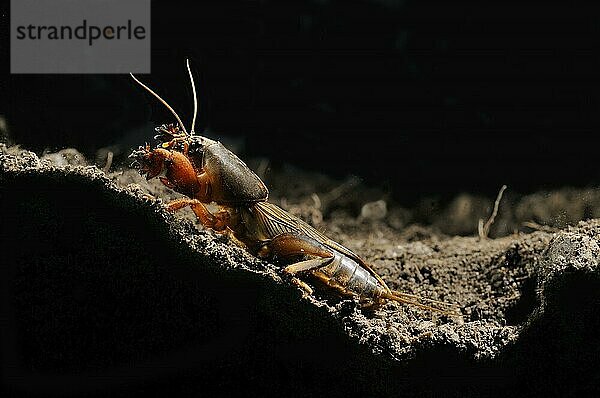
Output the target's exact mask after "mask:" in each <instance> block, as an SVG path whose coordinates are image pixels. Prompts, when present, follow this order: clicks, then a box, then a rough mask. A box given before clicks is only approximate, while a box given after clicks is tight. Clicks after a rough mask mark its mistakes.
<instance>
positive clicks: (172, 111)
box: [130, 73, 196, 135]
mask: <svg viewBox="0 0 600 398" xmlns="http://www.w3.org/2000/svg"><path fill="white" fill-rule="evenodd" d="M130 75H131V77H132V78H133V80H135V81H136V83H137V84H139V85H140V86H142V87H143V88H145V89H146V90H147V91H148V92H149V93H150V94H152V95H153V96H155V97H156V99H158V100H159V101H160V102H161V103H162V104H163V105H164V106H166V107H167V109H168V110H170V111H171V113H172V114H173V115H174V116H175V119H177V123H179V125H180V126H181V129H182V130H183V132H184V133H185V135H188V132H187V130H186V129H185V126H184V125H183V122H182V121H181V118H180V117H179V115H178V114H177V112H175V110H174V109H173V108H171V105H169V104H168V103H167V101H165V100H164V99H162V98H161V97H160V95H158V94H156V93H155V92H154V91H152V89H151V88H150V87H148V86H146V85H145V84H144V83H142V82H141V81H139V80H138V79H137V77H135V76H134V75H133V73H130ZM195 117H196V115H194V118H195ZM192 126H193V124H192Z"/></svg>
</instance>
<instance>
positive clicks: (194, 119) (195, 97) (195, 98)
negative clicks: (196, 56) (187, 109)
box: [185, 59, 198, 135]
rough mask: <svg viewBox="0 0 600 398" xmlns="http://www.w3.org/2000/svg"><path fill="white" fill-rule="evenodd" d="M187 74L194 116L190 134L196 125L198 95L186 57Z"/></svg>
mask: <svg viewBox="0 0 600 398" xmlns="http://www.w3.org/2000/svg"><path fill="white" fill-rule="evenodd" d="M185 63H186V65H187V70H188V74H189V75H190V82H191V83H192V92H193V94H194V117H193V118H192V127H191V128H190V134H192V135H193V134H194V126H195V125H196V115H197V113H198V96H197V95H196V84H195V83H194V76H192V70H191V69H190V60H189V59H186V60H185Z"/></svg>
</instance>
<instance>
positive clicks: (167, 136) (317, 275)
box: [130, 61, 455, 314]
mask: <svg viewBox="0 0 600 398" xmlns="http://www.w3.org/2000/svg"><path fill="white" fill-rule="evenodd" d="M186 66H187V71H188V74H189V77H190V82H191V86H192V92H193V96H194V115H193V118H192V123H191V127H190V130H189V132H188V130H187V129H186V128H185V125H184V124H183V122H182V121H181V118H180V117H179V116H178V115H177V113H176V112H175V110H174V109H173V108H172V107H171V106H170V105H169V104H168V103H167V102H166V101H165V100H163V99H162V98H161V97H160V96H159V95H158V94H156V93H155V92H154V91H153V90H152V89H150V88H149V87H148V86H146V85H145V84H144V83H142V82H141V81H140V80H138V79H137V78H136V77H135V76H134V75H133V74H131V77H132V78H133V79H134V80H135V81H136V82H137V83H138V84H139V85H140V86H142V87H143V88H144V89H145V90H147V91H148V92H149V93H150V94H152V95H153V96H154V97H156V99H158V100H159V101H160V102H161V103H162V104H163V105H164V106H165V107H167V108H168V109H169V111H170V112H171V113H172V114H173V116H175V119H176V120H177V124H176V125H175V124H170V125H162V126H160V127H157V128H156V132H157V133H158V134H157V135H156V136H155V139H156V140H158V145H157V146H156V147H155V148H151V147H150V146H149V145H148V144H146V145H145V146H140V147H139V149H137V150H135V151H133V152H132V154H131V155H130V157H131V158H133V159H134V160H135V161H136V163H137V165H138V170H139V172H140V174H142V175H145V177H146V179H148V180H150V179H152V178H154V177H157V176H159V175H160V176H159V178H160V181H161V182H162V183H163V184H164V185H166V186H167V187H168V188H170V189H172V190H174V191H176V192H178V193H180V194H183V195H184V197H183V198H180V199H176V200H174V201H172V202H170V203H168V204H167V208H168V210H170V211H177V210H180V209H183V208H185V207H188V206H189V207H190V208H191V209H192V210H193V212H194V213H195V214H196V216H197V217H198V219H199V221H200V222H201V223H202V224H203V225H204V226H205V227H207V228H210V229H212V230H214V231H216V232H221V233H230V234H231V235H232V236H233V237H234V238H235V239H236V240H238V241H239V242H241V243H242V244H243V245H244V246H245V247H246V248H247V249H248V250H249V251H250V252H251V253H252V254H254V255H255V256H257V257H259V258H263V259H268V260H272V261H276V262H283V263H284V264H287V265H286V266H285V267H284V268H283V272H284V274H285V275H288V276H289V277H290V278H291V281H292V282H293V283H295V284H296V285H298V286H300V287H301V288H303V289H304V290H305V291H306V293H308V294H312V293H313V290H312V288H311V287H310V286H309V285H308V284H307V283H306V282H304V280H303V279H304V277H305V276H312V277H313V278H314V279H316V280H317V281H320V282H322V283H323V284H324V285H325V286H327V287H329V288H331V289H333V290H334V291H336V292H337V293H339V294H340V295H343V296H357V297H358V298H359V299H360V301H361V303H363V304H364V305H365V306H368V305H375V306H377V305H380V304H382V303H384V302H385V301H387V300H392V301H396V302H400V303H404V304H411V305H414V306H417V307H419V308H422V309H426V310H431V311H436V312H440V313H444V314H454V313H455V312H454V311H455V310H454V309H453V306H452V305H450V304H447V303H444V302H440V301H435V300H430V299H425V298H421V297H418V296H415V295H411V294H406V293H401V292H398V291H394V290H391V289H390V288H389V287H388V286H387V284H386V283H385V281H384V280H383V279H382V278H381V277H380V276H379V275H378V274H377V273H376V272H375V271H374V270H373V268H372V267H371V266H370V265H369V264H367V263H366V262H365V261H364V260H363V259H361V258H360V257H359V256H358V255H356V254H355V253H354V252H352V251H351V250H350V249H348V248H346V247H344V246H342V245H341V244H339V243H337V242H335V241H333V240H331V239H330V238H328V237H327V236H325V235H324V234H323V233H321V232H320V231H318V230H317V229H315V228H313V227H312V226H310V225H309V224H307V223H306V222H304V221H302V220H300V219H299V218H297V217H295V216H293V215H291V214H289V213H288V212H286V211H285V210H283V209H281V208H280V207H278V206H276V205H274V204H272V203H269V202H268V196H269V191H268V190H267V187H266V186H265V184H264V183H263V181H262V180H261V179H260V178H259V177H258V176H257V175H256V174H255V173H254V172H253V171H252V170H250V168H249V167H248V166H246V164H245V163H244V162H243V161H242V160H240V159H239V158H238V157H237V156H236V155H235V154H233V153H232V152H231V151H229V150H228V149H227V148H225V147H224V146H223V145H222V144H221V143H220V142H218V141H214V140H211V139H209V138H206V137H203V136H200V135H197V134H195V132H194V126H195V122H196V116H197V109H198V100H197V95H196V86H195V83H194V78H193V76H192V72H191V69H190V65H189V61H188V62H187V65H186ZM209 204H213V205H216V206H217V208H218V209H219V210H218V211H215V212H211V211H210V210H209V208H207V205H209Z"/></svg>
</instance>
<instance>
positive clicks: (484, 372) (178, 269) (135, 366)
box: [0, 146, 600, 396]
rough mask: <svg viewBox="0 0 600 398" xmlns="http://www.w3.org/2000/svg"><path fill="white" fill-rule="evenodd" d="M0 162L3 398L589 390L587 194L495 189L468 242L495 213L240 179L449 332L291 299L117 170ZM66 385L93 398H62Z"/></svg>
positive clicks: (595, 204) (231, 249) (409, 315)
mask: <svg viewBox="0 0 600 398" xmlns="http://www.w3.org/2000/svg"><path fill="white" fill-rule="evenodd" d="M0 151H1V152H0V153H1V155H0V167H1V174H0V185H1V191H0V192H1V197H2V214H3V239H2V240H3V246H4V252H5V253H9V254H8V257H9V259H10V260H11V261H10V264H11V266H10V267H9V268H7V270H5V273H6V276H7V278H3V279H4V280H5V281H6V282H5V283H6V286H5V288H6V291H7V292H9V293H8V296H7V297H5V298H4V301H5V302H7V303H9V305H8V306H7V307H6V308H7V309H6V311H5V312H6V314H9V315H10V317H9V318H7V319H9V322H8V325H9V326H10V325H12V328H11V327H8V329H6V330H7V331H9V332H11V333H8V336H12V337H11V338H12V339H13V340H14V343H15V347H16V348H14V350H11V351H10V355H8V358H9V360H8V362H6V361H5V362H6V363H9V364H12V363H13V362H14V363H15V364H18V366H17V365H15V367H14V368H11V369H12V370H11V372H10V373H9V374H8V376H5V377H7V380H8V382H9V383H8V385H9V387H10V389H11V391H13V392H15V391H16V392H25V393H30V392H41V393H46V392H50V393H62V392H65V391H66V392H69V393H77V392H82V391H85V392H87V393H94V392H100V393H102V392H106V391H107V389H109V390H111V391H119V392H123V391H125V392H127V393H130V392H131V391H138V392H139V391H156V390H159V391H163V390H164V391H173V388H175V390H174V391H177V392H180V393H182V392H188V393H189V392H190V391H197V390H198V389H203V390H204V391H205V390H207V389H210V390H213V389H214V390H218V392H219V393H221V394H223V395H226V394H227V393H228V391H230V389H231V388H233V387H231V384H236V383H237V386H238V387H239V386H240V385H242V386H244V387H245V388H247V389H249V390H251V391H255V392H256V391H258V392H262V393H269V394H275V393H276V394H286V395H298V396H300V395H303V396H305V395H306V394H308V395H310V394H317V395H319V394H323V393H328V394H332V395H345V394H348V393H349V392H350V391H352V392H360V393H362V394H364V395H381V394H387V395H391V394H394V395H398V394H402V395H404V394H407V395H432V394H434V395H435V394H438V395H460V396H466V395H467V396H477V395H482V394H486V395H488V394H490V395H501V394H502V395H505V394H509V393H510V394H514V393H519V394H520V395H527V394H529V395H533V394H535V395H537V394H542V393H552V394H556V393H559V394H583V393H588V392H591V391H596V390H597V389H598V387H599V386H600V373H598V372H597V370H596V369H598V368H599V367H598V365H600V359H599V358H600V355H599V354H600V349H599V348H598V347H600V345H599V344H598V343H599V341H598V340H599V338H598V336H599V335H600V334H599V333H598V326H600V325H599V321H598V320H599V319H600V317H598V315H599V314H598V304H600V293H598V292H600V289H598V287H599V286H600V274H599V271H598V263H599V261H600V191H599V190H597V189H593V188H590V189H574V188H565V189H563V190H558V191H552V192H538V193H534V194H530V195H518V194H516V193H510V187H509V190H508V191H507V193H506V194H505V195H504V197H503V199H502V201H501V202H500V206H499V212H498V216H497V217H496V220H495V222H494V224H493V225H492V228H491V232H490V237H485V236H478V232H477V231H478V223H479V220H483V221H484V222H485V221H486V220H487V219H488V217H489V215H490V213H491V211H492V208H493V203H494V199H495V198H483V197H477V196H474V195H469V194H463V195H460V196H458V197H457V198H455V199H454V200H453V201H451V202H450V203H448V204H446V205H444V204H440V203H436V202H435V200H432V199H427V198H425V199H423V200H422V202H421V203H419V204H417V205H416V206H414V207H413V208H406V207H401V206H400V205H399V204H397V203H395V202H394V201H393V200H392V199H391V198H390V195H388V194H387V193H386V192H385V191H383V190H381V189H379V188H373V187H367V186H365V185H364V184H363V183H362V182H361V181H359V180H358V179H356V178H348V179H347V180H344V181H338V180H335V179H332V178H329V177H327V176H325V175H320V174H317V173H307V172H303V171H301V170H298V169H295V168H293V167H284V168H281V169H277V170H271V169H269V168H268V167H265V166H264V164H262V161H261V160H260V159H259V160H255V161H251V162H249V164H250V165H251V167H253V168H254V169H255V170H258V171H259V174H261V177H263V178H264V180H265V181H266V182H267V185H268V186H269V187H270V189H271V195H270V198H271V199H270V200H271V201H273V202H274V203H276V204H278V205H280V206H282V207H283V208H284V209H286V210H288V211H289V212H290V213H292V214H295V215H297V216H299V217H301V218H303V219H305V220H306V221H308V222H310V223H311V224H313V225H315V226H316V227H317V228H319V229H321V230H323V231H324V232H325V233H326V234H327V235H328V236H330V237H331V238H333V239H334V240H336V241H338V242H340V243H341V244H343V245H345V246H347V247H349V248H350V249H352V250H353V251H355V252H356V253H358V254H360V255H361V256H362V257H363V258H364V259H365V260H367V262H369V263H371V264H372V265H373V267H374V269H375V270H376V271H377V272H378V273H379V274H380V275H381V276H382V278H383V279H384V280H385V281H386V282H387V283H388V285H389V286H390V288H392V289H396V290H400V291H403V292H407V293H412V294H417V295H420V296H423V297H427V298H432V299H436V300H443V301H446V302H451V303H456V304H457V305H458V306H459V307H460V309H461V313H462V316H456V317H447V316H442V315H437V314H432V313H430V312H427V311H423V310H420V309H418V308H414V307H410V306H405V305H400V304H397V303H393V302H390V303H387V304H385V305H383V306H382V307H381V308H378V309H375V310H370V309H365V308H362V307H361V306H360V305H359V303H358V302H357V301H356V300H354V299H352V298H340V297H337V296H336V295H335V294H333V293H332V292H331V291H328V290H327V289H323V288H319V287H318V286H315V287H316V288H317V289H316V291H315V294H314V295H312V296H308V295H305V294H303V292H302V291H301V290H300V289H298V288H297V287H295V286H294V285H292V284H290V283H289V281H288V280H287V279H285V278H283V277H282V275H281V272H280V269H279V267H277V266H276V265H273V264H269V263H267V262H264V261H261V260H259V259H257V258H254V257H253V256H251V255H249V254H248V253H247V252H246V251H245V250H244V249H243V248H241V247H238V246H236V245H235V244H234V242H233V241H232V240H231V239H229V238H228V237H227V236H226V235H219V234H215V233H213V232H212V231H207V230H204V229H203V228H202V226H201V225H199V224H198V223H197V222H196V220H195V218H194V216H193V213H191V212H190V211H188V210H185V211H181V212H179V213H177V214H175V215H172V214H169V213H167V212H166V211H165V209H164V203H165V202H166V201H168V200H170V199H172V198H174V197H177V196H178V195H177V194H174V193H173V192H171V191H170V190H168V189H167V188H165V187H164V186H162V185H161V184H160V183H159V182H157V181H156V180H153V181H150V182H147V181H145V179H144V178H142V177H140V176H139V174H138V173H137V172H135V171H134V170H131V169H128V168H122V169H117V170H114V171H110V172H108V173H105V172H104V171H102V170H100V169H99V168H98V167H96V166H89V165H88V164H87V162H86V160H85V159H84V158H83V156H81V155H80V154H78V153H77V151H75V150H72V149H71V150H64V151H61V152H59V153H55V154H47V155H44V156H42V157H41V158H39V157H38V156H36V155H35V154H33V153H31V152H28V151H24V150H20V149H18V148H16V147H12V148H7V147H6V146H2V147H1V148H0ZM261 164H262V166H261ZM148 194H150V195H151V197H150V196H148ZM581 220H585V221H581ZM23 240H26V241H27V244H28V247H27V248H26V249H20V248H18V243H19V242H21V243H22V241H23ZM72 281H77V283H75V282H72ZM82 286H83V287H82ZM107 292H109V293H107ZM98 307H99V308H100V310H98V309H97V308H98ZM115 314H116V315H115ZM81 325H85V326H81ZM66 335H67V336H70V337H69V339H68V340H69V341H67V340H66V337H65V336H66ZM207 341H208V342H210V346H211V347H213V348H211V349H209V348H207V343H206V342H207ZM190 347H191V348H190ZM214 347H219V348H218V349H214ZM215 350H216V352H215ZM186 353H187V355H186ZM194 358H195V359H194ZM11 361H13V362H11ZM82 369H83V370H82ZM148 369H151V370H148ZM165 369H167V370H165ZM169 369H170V370H169ZM174 369H177V370H174ZM82 372H83V373H82ZM82 374H83V375H84V376H85V377H86V378H88V379H90V378H91V379H94V377H95V379H94V380H93V382H91V386H92V387H90V384H89V383H88V384H84V383H83V382H81V383H79V382H73V381H74V380H80V379H81V375H82ZM49 375H55V379H52V380H54V381H52V380H51V378H50V376H49ZM102 377H105V379H106V380H110V382H109V381H106V382H105V383H103V382H102V380H101V378H102ZM127 377H129V379H127ZM56 378H58V379H56ZM125 379H127V380H128V381H124V380H125ZM32 380H35V381H36V383H38V387H39V386H41V387H39V388H38V387H35V388H34V387H32V385H33V384H32V382H31V381H32ZM56 380H60V381H62V382H64V383H61V382H60V381H56ZM115 380H116V381H115ZM70 381H71V382H70ZM88 381H89V380H88ZM65 385H69V387H65ZM175 385H176V387H173V386H175Z"/></svg>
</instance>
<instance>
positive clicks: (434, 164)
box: [2, 0, 600, 202]
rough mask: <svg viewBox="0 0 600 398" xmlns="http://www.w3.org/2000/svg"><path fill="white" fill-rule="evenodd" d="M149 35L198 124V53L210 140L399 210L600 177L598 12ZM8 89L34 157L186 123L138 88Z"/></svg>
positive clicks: (398, 16) (221, 25)
mask: <svg viewBox="0 0 600 398" xmlns="http://www.w3.org/2000/svg"><path fill="white" fill-rule="evenodd" d="M151 30H152V74H151V75H150V76H140V77H141V78H143V79H144V80H145V81H146V82H147V83H149V84H150V85H151V86H152V87H154V88H155V89H156V90H157V91H158V92H159V93H161V94H163V95H164V97H166V98H167V99H168V101H170V102H171V103H172V105H173V106H174V107H175V108H176V109H177V110H178V111H179V113H180V114H181V115H182V117H183V118H184V120H187V121H188V124H189V120H190V119H191V104H192V102H191V101H192V99H191V90H190V88H189V84H188V82H187V80H186V79H187V74H186V71H185V58H186V57H189V58H190V59H191V60H192V62H193V69H194V72H195V73H196V76H197V84H198V86H199V94H200V97H201V99H200V115H199V125H200V127H201V128H206V127H209V128H210V131H211V133H210V135H211V136H212V137H216V138H222V137H227V136H237V137H241V138H243V139H244V141H245V147H244V151H243V153H242V154H241V155H242V156H243V157H245V158H249V157H252V156H264V157H267V158H269V159H270V160H271V161H272V164H278V163H281V162H288V163H291V164H294V165H296V166H300V167H303V168H306V169H313V170H320V171H323V172H325V173H328V174H331V175H336V176H340V177H342V176H345V175H347V174H355V175H358V176H361V177H363V178H364V179H365V180H366V182H367V183H369V184H384V185H385V186H387V187H388V188H389V189H390V190H391V191H393V192H394V194H395V195H396V197H397V198H399V199H400V201H401V202H409V201H411V200H412V199H417V198H420V197H423V196H424V195H429V194H440V195H446V196H451V195H454V194H455V193H457V192H459V191H463V190H466V191H470V192H479V193H484V194H488V195H490V196H493V195H495V193H496V192H497V190H498V187H499V186H500V185H502V184H507V185H508V186H509V187H511V189H512V190H513V191H516V192H523V193H526V192H532V191H535V190H538V189H543V188H553V187H559V186H565V185H575V186H585V185H588V184H593V183H597V182H598V181H599V178H598V177H599V172H598V166H597V165H598V162H597V153H598V150H597V145H596V137H597V135H598V131H597V130H598V126H599V118H598V105H599V93H600V91H599V89H600V87H599V84H598V83H599V80H598V79H599V73H600V72H599V71H600V68H599V66H600V65H599V62H598V60H599V58H598V34H599V30H600V16H599V15H598V14H597V13H596V12H594V10H593V9H591V8H589V9H586V8H584V7H567V6H565V4H564V3H559V4H546V3H538V4H520V3H516V4H512V3H511V4H508V3H505V2H498V3H496V4H492V3H485V4H483V3H481V4H480V3H463V2H459V3H457V2H441V3H440V4H438V3H431V2H417V1H398V2H394V1H387V0H378V1H329V0H315V1H300V2H282V1H260V2H255V1H244V2H238V3H234V4H232V3H223V2H210V3H207V2H198V1H181V2H172V1H171V2H158V1H153V2H152V26H151ZM6 76H8V82H7V83H8V85H7V87H8V90H5V89H2V100H3V101H4V102H5V103H4V104H3V106H2V109H6V112H5V113H6V116H7V119H8V123H9V126H10V128H11V131H12V136H13V140H14V141H15V142H17V143H21V144H22V145H24V146H25V147H28V148H32V149H35V150H37V151H42V150H44V149H47V148H49V149H51V150H55V149H60V148H63V147H68V146H73V147H76V148H78V149H80V150H81V151H83V152H84V153H85V154H87V155H88V156H92V157H93V155H94V152H95V151H96V150H97V149H98V148H100V147H103V146H107V145H111V144H113V143H115V142H117V141H118V138H119V137H120V136H122V135H124V134H125V132H127V131H129V130H131V129H135V128H140V127H141V126H144V125H145V123H150V124H160V123H164V122H170V121H173V120H172V117H171V116H170V114H169V113H168V112H167V111H166V110H165V109H163V108H162V107H161V105H159V104H158V103H157V102H155V101H153V100H152V99H151V98H150V97H149V96H147V95H146V94H145V93H143V92H142V91H141V89H140V88H139V87H137V86H135V85H134V84H133V83H132V82H131V79H130V78H129V77H128V76H124V75H87V76H86V75H62V76H61V75H10V76H9V75H8V74H7V75H5V77H6ZM3 113H4V112H3ZM197 130H199V129H197ZM152 133H153V132H152V130H150V129H148V130H147V135H146V137H141V138H140V140H144V139H150V137H151V136H152ZM140 143H141V142H140ZM135 144H138V143H135Z"/></svg>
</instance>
